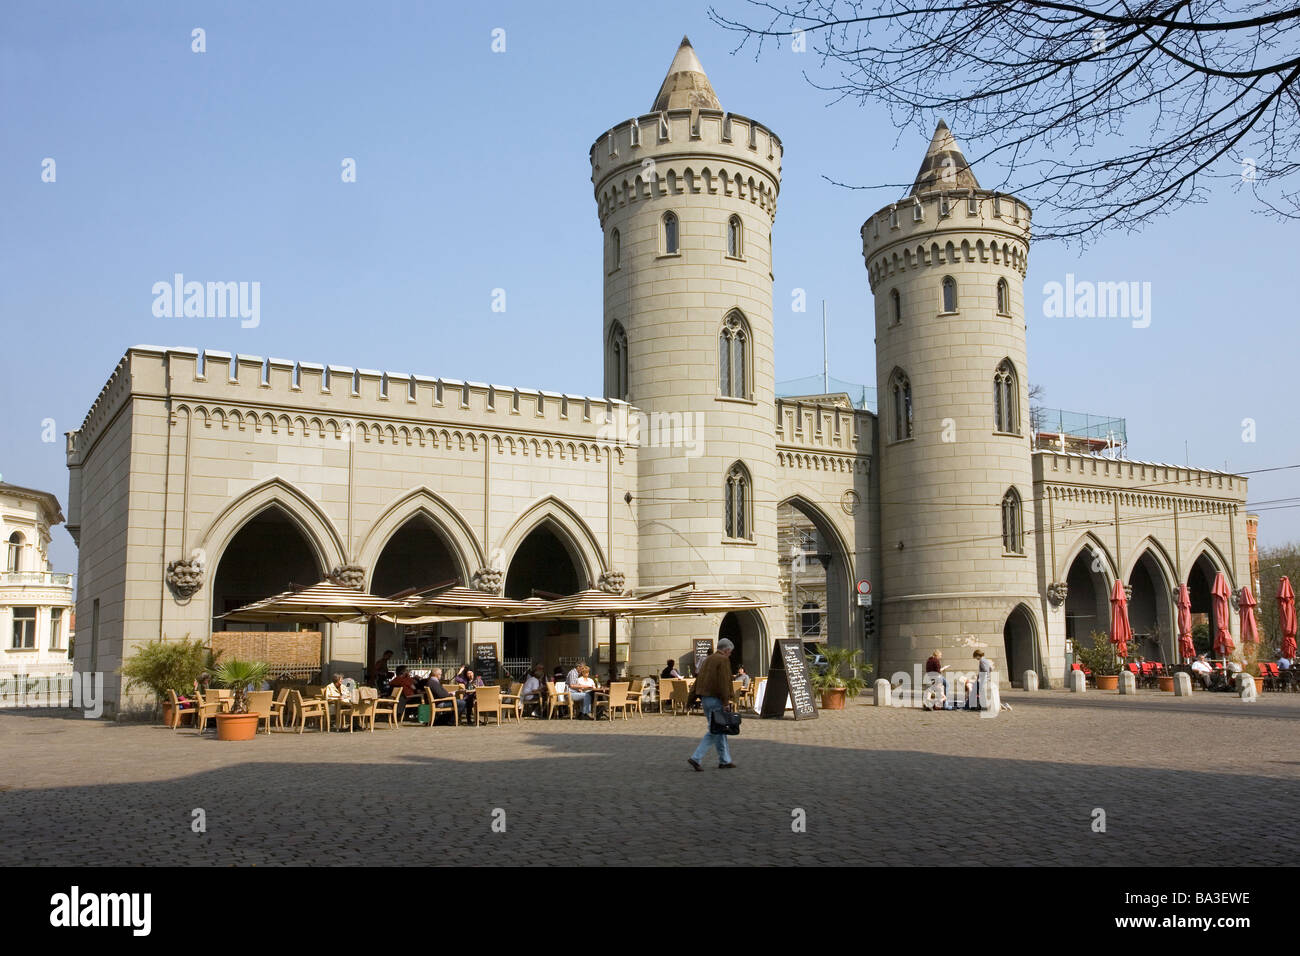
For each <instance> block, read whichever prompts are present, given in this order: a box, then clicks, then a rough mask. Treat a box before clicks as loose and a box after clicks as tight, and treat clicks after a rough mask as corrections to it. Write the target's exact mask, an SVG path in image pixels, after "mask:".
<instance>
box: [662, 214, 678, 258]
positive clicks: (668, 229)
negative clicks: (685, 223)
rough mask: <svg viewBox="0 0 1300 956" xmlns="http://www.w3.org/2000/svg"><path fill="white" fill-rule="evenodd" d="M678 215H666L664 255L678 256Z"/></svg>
mask: <svg viewBox="0 0 1300 956" xmlns="http://www.w3.org/2000/svg"><path fill="white" fill-rule="evenodd" d="M677 238H678V237H677V214H676V213H671V212H666V213H664V254H665V255H670V256H673V255H676V254H677Z"/></svg>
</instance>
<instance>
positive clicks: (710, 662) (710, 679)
mask: <svg viewBox="0 0 1300 956" xmlns="http://www.w3.org/2000/svg"><path fill="white" fill-rule="evenodd" d="M735 646H736V645H735V644H733V643H732V642H731V641H729V640H727V639H726V638H725V637H724V638H723V639H722V640H720V641H718V649H717V650H716V651H715V652H714V653H712V654H710V655H709V657H708V659H707V660H705V662H704V665H703V666H702V667H701V668H700V673H699V676H698V677H696V678H695V686H694V688H692V693H693V694H694V695H695V696H696V697H699V698H700V699H701V703H702V704H703V705H704V720H705V722H706V723H707V725H708V726H709V727H710V728H712V726H713V723H712V719H713V712H714V711H721V710H730V709H731V659H730V658H731V651H732V648H734V647H735ZM710 746H713V747H717V748H718V769H719V770H731V769H733V768H734V767H735V766H736V765H735V764H734V763H732V762H731V748H730V747H728V746H727V735H726V734H715V733H706V734H705V735H704V739H703V740H701V741H700V745H699V746H698V747H696V748H695V753H694V754H692V755H691V756H690V757H687V758H686V760H687V763H689V764H690V765H691V766H692V767H693V768H694V769H696V770H703V769H704V768H703V767H702V766H700V761H701V760H702V759H704V755H705V754H706V753H707V752H708V750H709V747H710Z"/></svg>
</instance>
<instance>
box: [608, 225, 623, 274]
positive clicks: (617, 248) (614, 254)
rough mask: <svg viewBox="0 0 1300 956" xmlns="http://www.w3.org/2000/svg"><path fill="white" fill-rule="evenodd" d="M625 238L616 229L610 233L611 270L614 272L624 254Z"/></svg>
mask: <svg viewBox="0 0 1300 956" xmlns="http://www.w3.org/2000/svg"><path fill="white" fill-rule="evenodd" d="M622 247H623V240H622V237H621V236H620V235H619V234H618V230H617V229H615V230H613V231H612V232H611V233H610V234H609V271H610V272H613V271H614V270H615V269H617V268H618V267H619V264H620V261H621V259H622V256H623V248H622Z"/></svg>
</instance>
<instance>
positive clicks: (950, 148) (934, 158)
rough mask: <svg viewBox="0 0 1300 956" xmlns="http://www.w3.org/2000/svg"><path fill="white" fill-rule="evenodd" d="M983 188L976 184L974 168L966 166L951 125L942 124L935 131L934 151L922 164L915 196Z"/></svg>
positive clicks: (931, 148) (932, 145)
mask: <svg viewBox="0 0 1300 956" xmlns="http://www.w3.org/2000/svg"><path fill="white" fill-rule="evenodd" d="M979 188H980V184H979V183H978V182H977V181H976V179H975V174H974V173H973V172H972V171H971V168H970V164H969V163H967V162H966V157H965V156H963V155H962V151H961V147H960V146H958V145H957V140H956V139H954V138H953V135H952V132H951V131H950V130H949V129H948V124H947V123H945V122H944V121H943V120H939V125H938V126H936V127H935V128H934V137H933V138H932V139H931V140H930V148H929V149H927V150H926V151H925V159H923V160H921V169H920V170H919V171H918V172H917V174H916V181H915V182H914V183H912V193H911V195H913V196H919V195H921V194H922V193H928V192H940V191H943V190H948V189H979Z"/></svg>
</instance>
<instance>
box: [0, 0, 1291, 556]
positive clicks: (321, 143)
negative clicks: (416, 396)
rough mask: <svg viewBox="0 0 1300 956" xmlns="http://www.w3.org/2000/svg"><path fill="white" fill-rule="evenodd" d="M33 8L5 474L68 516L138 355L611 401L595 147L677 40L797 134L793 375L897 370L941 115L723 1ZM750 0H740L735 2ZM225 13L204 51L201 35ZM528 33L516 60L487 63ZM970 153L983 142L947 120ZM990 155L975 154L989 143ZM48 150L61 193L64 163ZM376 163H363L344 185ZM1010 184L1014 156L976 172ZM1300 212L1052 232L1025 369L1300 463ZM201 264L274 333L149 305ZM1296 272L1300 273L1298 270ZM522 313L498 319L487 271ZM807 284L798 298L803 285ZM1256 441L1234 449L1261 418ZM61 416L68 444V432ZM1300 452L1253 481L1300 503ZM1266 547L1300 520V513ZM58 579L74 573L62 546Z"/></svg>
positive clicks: (16, 48) (7, 222)
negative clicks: (903, 251)
mask: <svg viewBox="0 0 1300 956" xmlns="http://www.w3.org/2000/svg"><path fill="white" fill-rule="evenodd" d="M461 6H462V5H452V4H434V3H427V2H423V3H415V2H404V3H384V2H376V3H369V4H361V5H358V4H338V3H321V4H305V3H298V4H294V3H276V4H253V3H246V2H233V3H221V4H216V3H188V4H184V5H180V4H175V3H155V2H136V3H131V4H119V5H111V6H110V5H100V4H89V3H63V4H58V5H41V4H35V3H25V4H24V3H9V4H6V5H5V6H4V8H3V11H0V130H2V131H3V143H4V149H3V150H2V151H0V203H2V205H0V208H3V210H4V212H3V219H2V220H0V222H2V225H0V316H3V328H4V365H3V368H4V372H5V374H4V376H3V378H2V381H3V383H4V384H3V388H4V392H3V399H4V408H5V414H4V416H3V418H2V420H0V474H3V477H4V479H5V480H7V481H11V482H14V483H17V484H23V485H28V486H34V487H38V488H44V489H47V490H51V491H54V492H55V493H56V494H57V495H58V496H59V499H60V500H61V501H63V502H64V503H65V505H66V500H67V471H66V467H65V464H64V456H63V442H62V437H61V436H62V433H63V432H64V431H67V430H69V429H71V428H75V427H76V426H77V425H78V424H80V422H81V419H82V417H83V416H84V414H85V412H86V410H87V408H88V407H89V405H90V403H91V402H92V401H93V400H94V397H95V395H96V394H97V393H98V391H99V389H100V388H101V387H102V386H103V384H104V382H105V381H106V379H107V377H108V375H109V373H110V372H111V371H112V368H113V366H114V365H115V363H116V362H117V360H118V359H119V358H120V356H121V354H122V352H123V351H124V350H125V349H126V348H127V347H128V346H130V345H132V344H138V343H149V344H157V345H186V346H197V347H206V348H214V349H222V350H226V351H231V352H242V353H247V354H253V355H262V356H266V355H271V356H276V357H281V358H288V359H297V360H303V361H316V362H331V363H336V364H342V365H354V366H360V367H365V368H374V369H380V370H389V371H396V372H400V371H414V372H419V373H422V374H430V375H442V376H445V377H448V378H468V379H473V380H479V381H491V382H494V383H502V384H519V385H525V386H535V387H544V388H549V389H563V390H565V391H570V392H585V393H592V394H594V393H597V392H599V391H600V389H601V357H600V329H601V285H600V283H601V275H600V263H601V233H600V229H599V226H598V224H597V220H596V208H595V202H594V200H593V198H592V194H591V183H590V169H589V166H588V160H587V150H588V148H589V146H590V145H591V143H592V141H593V140H594V139H595V138H596V137H597V136H598V135H599V134H600V133H602V132H603V131H604V130H606V129H607V128H608V127H610V126H612V125H614V124H615V123H618V122H621V121H623V120H626V119H628V118H629V117H631V116H634V115H639V114H641V113H643V112H645V111H646V110H647V109H648V108H649V107H650V104H651V102H652V100H653V98H654V95H655V93H656V92H657V91H658V88H659V84H660V82H661V80H662V79H663V75H664V72H665V71H666V69H667V66H668V63H669V62H670V60H671V59H672V56H673V53H674V51H675V49H676V46H677V44H678V42H679V40H680V38H681V36H682V34H683V33H686V34H689V35H690V37H691V40H692V42H693V44H694V46H695V48H696V51H697V52H698V54H699V56H700V58H701V60H702V62H703V63H704V66H705V69H706V70H707V71H708V72H709V76H710V78H711V80H712V82H713V85H714V88H715V90H716V91H717V93H718V96H719V99H720V100H721V102H722V105H723V107H724V108H725V109H730V110H734V111H736V112H738V113H742V114H745V115H748V116H753V117H754V118H756V119H758V120H759V121H761V122H763V123H765V124H766V125H768V126H770V127H771V128H772V129H774V130H775V131H776V132H777V133H778V135H780V136H781V138H782V140H783V142H784V144H785V150H786V151H785V160H784V173H783V182H782V187H781V195H780V200H779V206H778V212H777V220H776V226H775V229H774V231H773V242H774V255H775V260H776V264H775V273H776V284H775V289H774V300H775V315H776V341H777V354H778V361H777V378H778V380H782V379H792V378H798V377H801V376H805V375H812V374H815V373H819V372H820V370H821V359H822V356H821V328H820V310H819V308H818V305H817V303H818V302H819V301H820V300H821V299H823V298H825V299H826V300H827V303H828V308H829V311H830V317H831V326H830V340H831V356H832V358H831V373H832V375H834V376H836V377H838V378H841V379H845V380H848V381H856V382H862V383H865V384H868V385H870V384H872V380H873V378H874V357H873V352H872V348H873V347H872V331H871V321H870V315H871V298H870V291H869V288H868V285H867V278H866V272H865V270H864V268H863V264H862V256H861V246H860V241H859V239H858V229H859V227H860V226H861V224H862V222H863V220H864V219H865V218H866V217H867V216H868V215H869V214H870V213H872V212H873V211H875V210H876V209H877V208H879V207H881V206H883V205H884V204H885V203H886V202H888V201H889V200H890V199H892V198H894V196H895V193H896V190H890V189H885V190H876V191H871V192H867V191H846V190H845V189H843V188H841V187H837V186H833V185H831V184H829V183H828V182H826V181H825V180H824V179H823V178H822V177H823V176H828V177H830V178H832V179H836V180H841V181H849V182H855V183H886V182H892V183H897V182H899V181H903V180H910V178H911V177H912V175H913V174H914V173H915V170H916V167H917V166H918V165H919V163H920V159H921V156H922V154H923V152H924V148H925V146H926V143H927V142H928V139H929V133H930V130H929V129H928V128H927V129H924V130H922V129H907V130H897V129H895V128H893V127H892V126H891V124H890V122H889V120H888V117H887V115H886V114H885V112H884V111H883V110H882V109H879V108H876V107H873V106H872V105H867V106H857V105H854V104H851V103H841V104H838V105H834V106H829V105H828V99H827V97H826V96H825V94H822V93H820V92H818V91H817V90H815V89H813V88H812V87H810V86H809V85H808V84H807V83H806V82H805V81H804V79H803V78H802V75H801V72H802V71H805V70H807V71H809V72H810V73H811V74H812V75H814V76H818V75H821V76H823V78H825V75H824V74H818V72H817V71H818V63H817V62H816V60H815V59H814V58H813V56H812V55H811V54H797V53H794V52H791V51H790V49H789V47H788V45H787V46H785V47H783V48H775V47H773V48H769V51H768V52H766V53H764V55H763V56H762V58H761V59H759V60H757V61H755V59H754V57H753V55H752V52H742V53H741V54H739V55H731V52H730V51H731V50H732V48H733V47H734V46H735V39H736V38H735V37H734V35H731V34H727V33H724V32H723V31H722V30H720V29H719V28H717V27H715V26H713V25H712V24H711V23H709V21H708V17H707V14H706V12H705V7H704V6H703V5H702V4H698V3H674V2H663V0H660V2H656V3H655V4H654V6H653V13H651V11H650V8H647V7H645V6H644V5H640V4H627V5H604V6H600V7H595V6H590V5H588V4H574V5H573V6H572V7H567V8H566V7H565V5H563V4H558V3H556V4H550V3H548V4H537V3H519V4H491V3H485V4H480V5H476V6H474V8H473V9H469V10H465V9H461ZM719 6H720V9H722V10H723V11H724V12H732V13H735V12H743V9H744V8H743V6H742V4H741V3H740V2H739V0H720V2H719ZM196 27H201V28H203V29H204V30H205V32H206V47H207V49H206V52H204V53H195V52H192V50H191V31H192V30H193V29H194V28H196ZM495 28H502V29H504V30H505V31H506V32H505V42H506V49H505V52H504V53H494V52H493V51H492V49H491V44H492V31H493V30H494V29H495ZM954 132H955V133H956V134H957V136H958V139H959V140H960V139H961V130H960V129H958V130H955V131H954ZM964 145H966V147H967V154H968V155H977V154H978V152H979V148H978V144H964ZM46 157H50V158H53V159H54V160H55V162H56V174H57V179H56V181H55V182H54V183H44V182H42V181H41V169H42V161H43V160H44V159H45V158H46ZM345 158H353V159H355V161H356V168H357V182H355V183H350V184H345V183H343V182H342V181H341V177H340V170H341V163H342V162H343V160H344V159H345ZM976 173H977V174H979V175H981V178H982V179H984V181H985V182H986V184H987V183H988V182H989V181H990V180H994V181H996V179H997V176H996V174H995V173H992V174H991V172H990V171H984V170H980V169H978V168H977V169H976ZM1294 239H1295V227H1294V226H1291V227H1286V226H1283V225H1280V224H1278V223H1276V222H1273V221H1271V220H1268V219H1265V218H1264V217H1262V216H1259V215H1257V214H1254V213H1253V212H1252V211H1251V209H1250V207H1249V205H1248V203H1247V201H1246V200H1245V199H1244V198H1243V197H1242V196H1240V195H1238V194H1236V193H1234V192H1233V191H1232V190H1231V189H1230V188H1228V187H1224V188H1222V189H1220V190H1219V192H1217V193H1216V194H1215V195H1214V196H1213V197H1212V198H1211V200H1210V201H1209V202H1208V203H1207V204H1205V205H1201V206H1196V207H1189V208H1186V209H1184V210H1182V211H1180V212H1178V213H1175V214H1174V215H1172V216H1169V217H1167V218H1165V219H1163V220H1160V221H1158V222H1155V223H1153V224H1152V225H1151V226H1149V227H1148V228H1147V229H1146V231H1145V232H1144V233H1143V234H1142V235H1140V236H1114V237H1108V238H1105V239H1103V240H1102V241H1101V242H1098V243H1097V244H1095V245H1094V246H1092V247H1091V248H1089V249H1088V250H1087V251H1086V252H1085V253H1083V254H1080V253H1079V251H1078V250H1076V249H1067V248H1064V247H1062V246H1059V245H1050V244H1041V245H1036V246H1034V247H1033V250H1032V252H1031V254H1030V271H1029V278H1028V281H1027V284H1026V302H1027V309H1028V313H1029V314H1028V323H1029V361H1030V367H1029V377H1030V380H1031V381H1033V382H1037V383H1041V384H1042V385H1043V386H1045V388H1046V401H1047V404H1049V405H1053V406H1057V407H1064V408H1067V409H1071V410H1077V411H1088V412H1095V413H1100V414H1106V415H1116V416H1123V417H1126V418H1127V419H1128V434H1129V441H1130V456H1131V457H1134V458H1143V459H1150V460H1163V461H1172V462H1178V463H1181V462H1183V461H1184V455H1185V451H1184V443H1186V454H1187V455H1188V456H1189V457H1190V460H1191V462H1192V464H1200V465H1202V466H1208V467H1216V468H1222V467H1224V466H1225V464H1226V466H1227V467H1228V468H1230V469H1233V470H1251V469H1259V468H1266V467H1270V466H1278V465H1289V464H1295V463H1297V462H1300V440H1298V439H1297V437H1296V431H1295V427H1294V415H1293V414H1291V415H1288V414H1287V413H1288V412H1292V413H1293V411H1294V385H1293V376H1294V374H1295V371H1294V363H1295V351H1294V335H1293V332H1292V329H1293V327H1294V323H1295V320H1296V304H1295V303H1296V301H1297V300H1296V297H1295V296H1294V294H1293V293H1290V292H1288V294H1287V295H1285V296H1283V295H1279V293H1280V292H1282V290H1283V288H1284V287H1283V285H1282V278H1281V277H1282V276H1287V277H1288V278H1289V279H1291V278H1293V273H1294V265H1293V262H1294V252H1293V251H1292V252H1290V253H1288V249H1291V250H1294ZM176 272H181V273H184V274H185V275H186V276H187V277H189V278H193V279H198V280H201V281H207V280H236V281H239V280H243V281H257V282H260V283H261V290H262V299H261V323H260V325H259V326H258V327H257V328H241V327H240V324H239V322H238V320H236V319H195V318H190V319H184V318H170V319H168V318H156V317H155V316H154V315H153V312H152V304H153V295H152V292H151V290H152V286H153V284H154V283H155V282H157V281H160V280H164V281H170V279H171V277H172V275H173V274H174V273H176ZM1066 273H1074V274H1075V275H1076V276H1077V277H1078V278H1080V279H1093V280H1105V281H1120V280H1126V281H1142V282H1150V283H1151V287H1152V322H1151V325H1150V327H1149V328H1145V329H1134V328H1132V326H1131V324H1130V323H1129V322H1127V321H1124V320H1116V319H1088V320H1084V319H1047V318H1044V317H1043V316H1042V315H1041V314H1039V313H1040V312H1041V309H1040V304H1041V301H1042V293H1041V290H1042V287H1043V285H1044V284H1045V283H1047V282H1050V281H1064V277H1065V275H1066ZM1291 284H1292V283H1290V282H1289V283H1288V285H1287V288H1288V289H1289V287H1290V285H1291ZM496 288H502V289H505V290H506V293H507V311H506V312H505V313H504V314H500V313H493V312H492V311H491V296H492V290H493V289H496ZM794 288H802V289H805V290H806V291H807V296H808V300H809V303H810V306H809V310H808V312H807V313H804V314H796V313H793V312H792V311H791V310H790V301H791V290H792V289H794ZM1245 418H1252V419H1254V421H1255V427H1256V440H1255V441H1254V442H1243V441H1242V432H1243V428H1242V420H1243V419H1245ZM47 419H53V421H54V423H55V430H56V431H57V433H58V435H59V436H60V437H59V439H58V440H57V441H55V442H44V441H42V431H43V429H44V423H45V421H46V420H47ZM1297 474H1300V472H1298V471H1291V472H1277V473H1274V474H1272V475H1262V476H1260V477H1258V478H1253V479H1252V481H1251V494H1250V497H1251V500H1252V501H1264V500H1266V499H1277V498H1282V497H1286V496H1289V495H1293V494H1295V492H1294V491H1293V490H1291V489H1294V488H1295V487H1296V485H1297V482H1296V478H1295V476H1296V475H1297ZM1262 517H1263V520H1262V523H1261V540H1262V541H1263V542H1264V543H1265V544H1267V543H1278V542H1282V541H1287V540H1293V539H1300V510H1297V509H1289V510H1279V511H1264V512H1263V515H1262ZM53 559H54V563H55V565H56V567H57V568H59V569H63V570H72V569H75V562H76V555H75V548H74V547H73V544H72V541H71V538H70V537H69V536H68V534H67V532H66V531H65V530H63V529H59V530H58V531H57V532H56V534H55V544H54V548H53Z"/></svg>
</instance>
